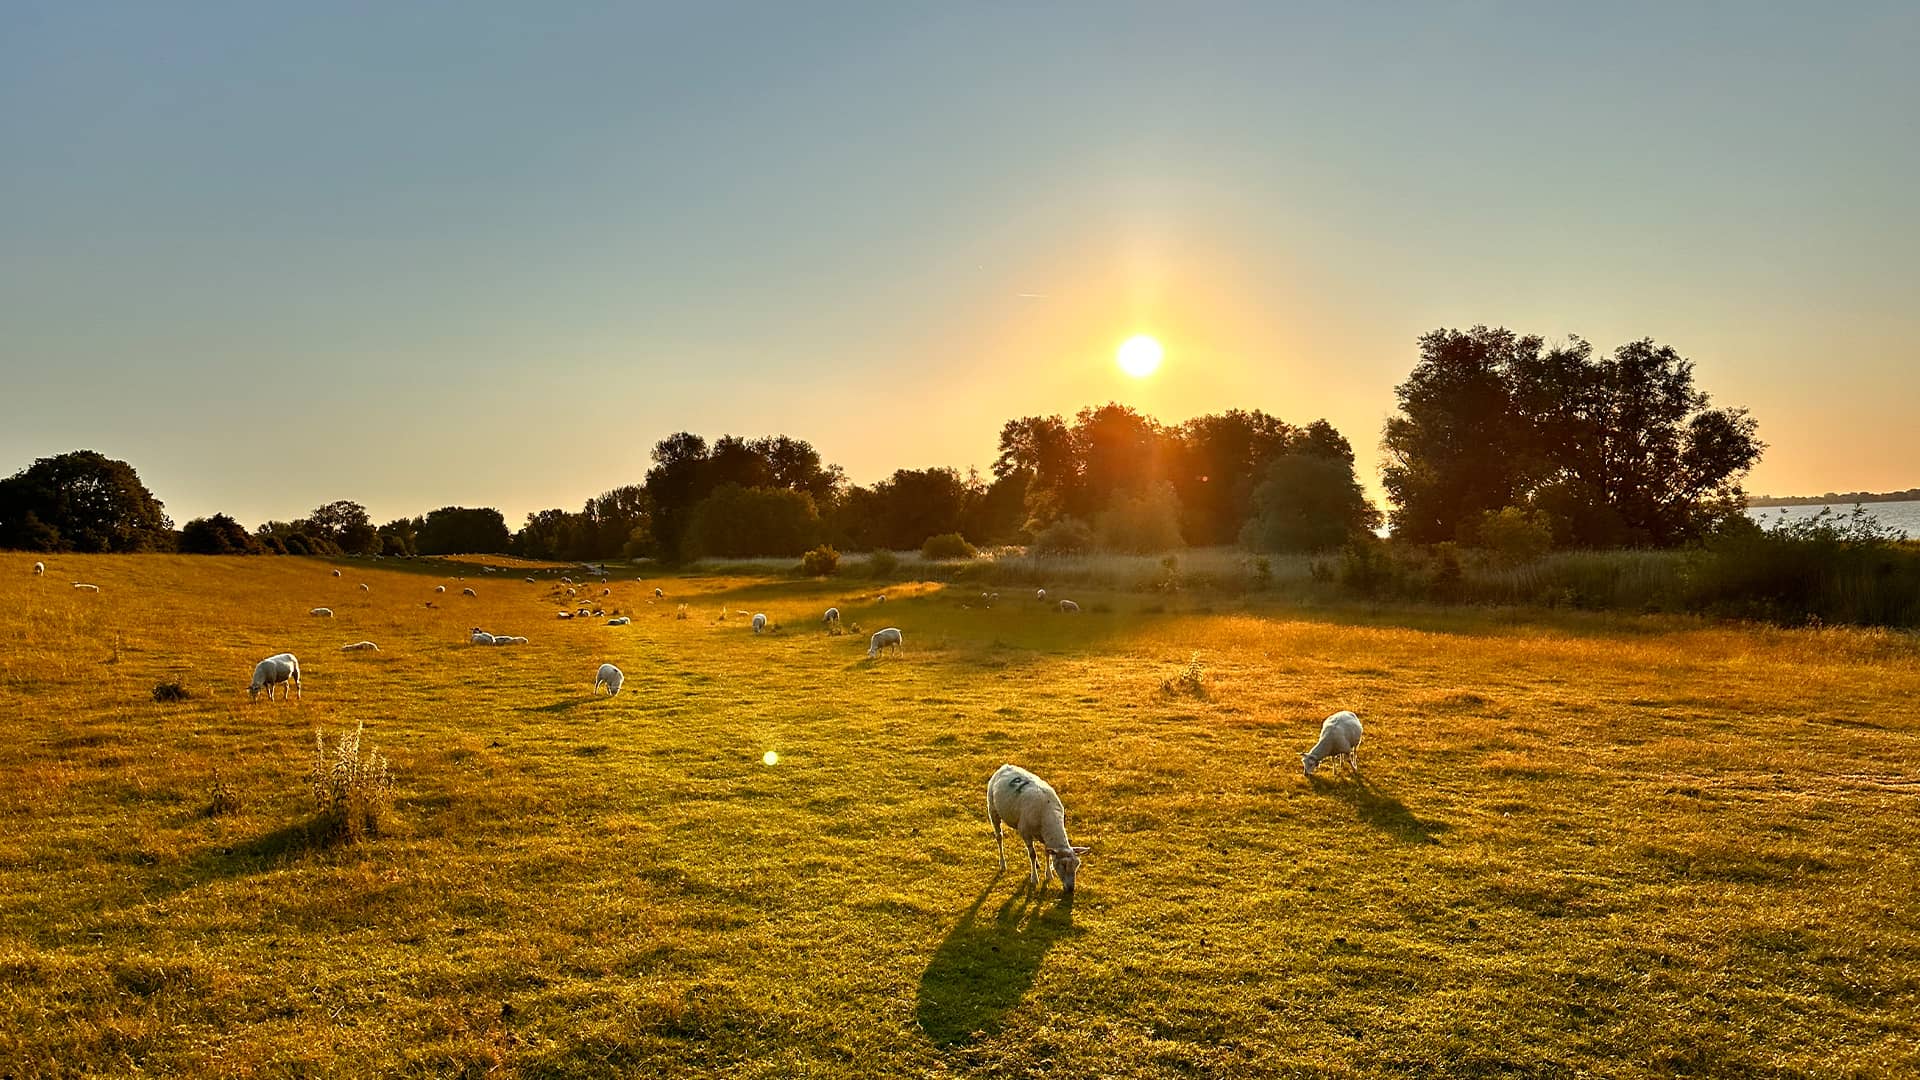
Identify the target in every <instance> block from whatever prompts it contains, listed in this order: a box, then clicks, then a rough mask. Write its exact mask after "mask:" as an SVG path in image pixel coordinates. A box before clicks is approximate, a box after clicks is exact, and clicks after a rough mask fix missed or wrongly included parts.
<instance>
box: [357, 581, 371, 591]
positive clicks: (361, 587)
mask: <svg viewBox="0 0 1920 1080" xmlns="http://www.w3.org/2000/svg"><path fill="white" fill-rule="evenodd" d="M360 591H361V592H372V591H373V590H372V589H371V588H369V587H368V586H367V583H366V582H364V581H363V582H361V583H360Z"/></svg>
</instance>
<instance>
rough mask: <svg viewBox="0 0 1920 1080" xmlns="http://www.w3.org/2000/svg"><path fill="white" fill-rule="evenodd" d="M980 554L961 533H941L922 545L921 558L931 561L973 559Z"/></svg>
mask: <svg viewBox="0 0 1920 1080" xmlns="http://www.w3.org/2000/svg"><path fill="white" fill-rule="evenodd" d="M978 554H980V552H979V551H977V550H975V548H974V546H973V545H972V544H969V543H967V538H966V537H964V536H961V535H960V534H959V533H941V534H940V535H938V536H929V537H927V542H926V543H924V544H921V545H920V557H921V558H923V559H927V560H929V561H933V560H939V559H971V558H973V557H974V556H975V555H978Z"/></svg>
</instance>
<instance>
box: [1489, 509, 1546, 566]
mask: <svg viewBox="0 0 1920 1080" xmlns="http://www.w3.org/2000/svg"><path fill="white" fill-rule="evenodd" d="M1472 531H1473V536H1472V539H1473V541H1474V543H1475V544H1477V545H1478V546H1479V547H1483V548H1485V549H1487V550H1488V551H1490V552H1492V553H1493V555H1494V557H1495V558H1497V559H1499V560H1500V561H1501V562H1504V563H1506V564H1508V565H1510V566H1511V565H1516V564H1519V563H1524V562H1532V561H1533V560H1535V559H1537V558H1539V557H1540V556H1542V555H1545V554H1546V553H1547V550H1548V549H1549V548H1551V547H1553V519H1552V518H1550V517H1549V516H1548V515H1547V514H1545V513H1543V512H1542V511H1539V510H1527V509H1524V508H1522V507H1518V506H1509V507H1506V508H1504V509H1501V510H1489V511H1487V512H1486V513H1484V514H1482V515H1480V520H1479V522H1478V523H1477V524H1476V525H1475V526H1474V528H1473V530H1472Z"/></svg>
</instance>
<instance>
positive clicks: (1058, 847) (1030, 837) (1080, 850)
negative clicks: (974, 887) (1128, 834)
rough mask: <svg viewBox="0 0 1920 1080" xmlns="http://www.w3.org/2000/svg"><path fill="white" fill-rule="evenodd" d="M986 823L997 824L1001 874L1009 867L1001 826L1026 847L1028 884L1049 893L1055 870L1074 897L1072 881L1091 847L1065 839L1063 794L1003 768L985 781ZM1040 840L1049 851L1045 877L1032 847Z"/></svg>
mask: <svg viewBox="0 0 1920 1080" xmlns="http://www.w3.org/2000/svg"><path fill="white" fill-rule="evenodd" d="M987 820H988V821H989V822H991V823H992V824H993V844H994V847H995V848H996V849H997V850H998V851H999V852H1000V869H1002V870H1005V869H1006V868H1007V847H1006V841H1005V840H1004V839H1003V838H1002V836H1001V833H1000V825H1001V823H1002V822H1004V823H1006V824H1007V825H1009V826H1011V827H1012V829H1013V832H1014V835H1016V836H1018V837H1020V839H1022V840H1025V841H1026V842H1027V881H1028V882H1029V883H1031V884H1032V885H1033V886H1034V887H1036V888H1039V889H1045V888H1046V887H1047V882H1049V881H1052V880H1053V875H1054V873H1055V872H1056V871H1057V872H1058V873H1059V874H1060V891H1061V892H1062V893H1063V894H1065V895H1067V896H1072V895H1073V879H1074V876H1075V875H1076V874H1077V873H1078V872H1079V870H1080V857H1081V856H1083V855H1085V854H1086V853H1087V851H1088V850H1089V849H1088V848H1084V847H1075V846H1074V845H1073V842H1072V841H1070V840H1068V839H1067V810H1066V807H1065V806H1063V805H1062V804H1061V802H1060V794H1059V793H1058V792H1056V791H1054V790H1053V786H1052V785H1050V784H1048V783H1047V782H1046V781H1045V780H1042V779H1040V778H1039V777H1037V776H1035V775H1033V774H1032V773H1030V772H1028V771H1027V770H1025V769H1023V768H1021V767H1020V766H1018V765H1002V766H1000V768H998V769H996V770H994V774H993V776H992V777H990V778H988V780H987ZM1035 840H1038V841H1040V844H1041V846H1042V847H1044V848H1046V851H1047V872H1046V876H1045V877H1044V878H1043V877H1041V876H1040V859H1039V857H1038V856H1037V855H1035V854H1034V850H1033V842H1034V841H1035Z"/></svg>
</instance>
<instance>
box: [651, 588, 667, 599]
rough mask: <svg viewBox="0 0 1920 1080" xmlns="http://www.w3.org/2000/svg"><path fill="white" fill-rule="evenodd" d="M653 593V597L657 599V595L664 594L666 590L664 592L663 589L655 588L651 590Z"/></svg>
mask: <svg viewBox="0 0 1920 1080" xmlns="http://www.w3.org/2000/svg"><path fill="white" fill-rule="evenodd" d="M653 595H654V597H655V599H658V598H659V597H662V596H665V595H667V594H666V592H665V591H664V590H662V589H655V590H653Z"/></svg>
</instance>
